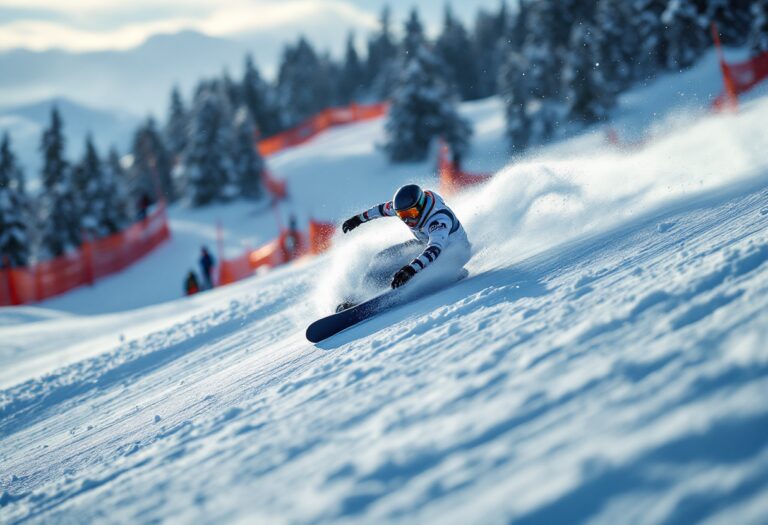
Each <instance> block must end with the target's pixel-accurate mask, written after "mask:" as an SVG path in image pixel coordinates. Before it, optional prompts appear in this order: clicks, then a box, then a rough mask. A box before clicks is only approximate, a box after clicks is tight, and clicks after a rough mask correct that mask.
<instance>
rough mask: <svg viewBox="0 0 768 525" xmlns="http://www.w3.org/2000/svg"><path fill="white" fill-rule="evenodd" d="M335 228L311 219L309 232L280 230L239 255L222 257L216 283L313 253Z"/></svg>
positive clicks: (321, 249) (322, 246)
mask: <svg viewBox="0 0 768 525" xmlns="http://www.w3.org/2000/svg"><path fill="white" fill-rule="evenodd" d="M335 231H336V226H335V225H334V224H333V223H327V222H319V221H314V220H311V221H310V222H309V231H308V232H307V233H303V232H300V231H291V230H287V229H285V230H283V231H281V232H280V235H279V236H278V237H277V239H275V240H273V241H270V242H268V243H267V244H265V245H264V246H261V247H260V248H256V249H255V250H251V251H248V252H246V253H244V254H243V255H240V256H239V257H234V258H231V259H224V258H222V262H221V264H220V265H219V285H223V284H230V283H233V282H235V281H239V280H241V279H245V278H246V277H248V276H250V275H252V274H253V273H254V272H255V271H257V270H258V269H260V268H274V267H276V266H280V265H281V264H285V263H287V262H290V261H293V260H295V259H298V258H299V257H302V256H305V255H317V254H319V253H322V252H324V251H325V250H327V249H328V248H329V247H330V244H331V237H333V234H334V232H335Z"/></svg>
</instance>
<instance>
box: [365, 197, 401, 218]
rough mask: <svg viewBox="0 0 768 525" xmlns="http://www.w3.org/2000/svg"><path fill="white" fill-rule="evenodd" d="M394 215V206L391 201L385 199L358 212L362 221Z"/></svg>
mask: <svg viewBox="0 0 768 525" xmlns="http://www.w3.org/2000/svg"><path fill="white" fill-rule="evenodd" d="M395 215H396V213H395V206H394V205H393V204H392V201H387V202H382V203H381V204H377V205H376V206H374V207H373V208H371V209H369V210H366V211H364V212H363V213H361V214H360V219H362V221H363V222H368V221H372V220H373V219H379V218H381V217H394V216H395Z"/></svg>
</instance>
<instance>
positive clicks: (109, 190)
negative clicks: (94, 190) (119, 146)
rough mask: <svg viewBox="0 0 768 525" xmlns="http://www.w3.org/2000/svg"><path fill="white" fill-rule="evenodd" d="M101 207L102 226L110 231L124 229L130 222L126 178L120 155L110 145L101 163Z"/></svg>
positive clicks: (129, 203) (130, 208)
mask: <svg viewBox="0 0 768 525" xmlns="http://www.w3.org/2000/svg"><path fill="white" fill-rule="evenodd" d="M101 194H102V195H103V198H102V199H101V202H103V208H102V210H101V213H100V217H101V223H102V227H103V228H105V229H106V230H107V231H108V232H110V233H115V232H118V231H121V230H123V229H125V227H126V226H128V224H129V223H130V222H131V210H132V204H133V203H131V202H129V199H128V179H127V174H126V172H125V169H124V168H123V165H122V163H121V161H120V155H119V154H118V153H117V150H116V149H115V148H114V147H112V148H110V149H109V154H108V155H107V160H106V161H105V162H104V164H103V178H102V183H101Z"/></svg>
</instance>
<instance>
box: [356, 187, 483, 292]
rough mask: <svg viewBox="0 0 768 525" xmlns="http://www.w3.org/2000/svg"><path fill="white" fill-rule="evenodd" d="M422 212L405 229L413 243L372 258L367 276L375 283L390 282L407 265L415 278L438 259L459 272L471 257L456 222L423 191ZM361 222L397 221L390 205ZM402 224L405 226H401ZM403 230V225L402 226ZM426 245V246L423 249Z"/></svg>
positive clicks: (435, 197)
mask: <svg viewBox="0 0 768 525" xmlns="http://www.w3.org/2000/svg"><path fill="white" fill-rule="evenodd" d="M424 194H425V196H426V200H425V202H424V210H423V211H422V213H421V216H420V217H419V221H418V222H417V223H416V225H415V226H408V229H410V230H411V233H412V234H413V236H414V237H415V238H416V239H415V240H411V241H407V242H405V243H401V244H397V245H395V246H391V247H389V248H387V249H386V250H383V251H381V252H379V253H378V254H377V255H376V258H375V259H376V260H375V261H373V264H372V268H371V269H369V271H368V275H369V276H370V278H372V279H373V280H376V281H383V280H385V279H391V277H392V274H394V272H396V271H397V270H399V269H400V268H401V267H402V266H404V265H405V264H406V261H407V260H408V259H409V258H411V257H413V260H412V261H411V262H410V263H409V265H410V266H411V268H413V270H414V271H415V272H416V273H417V274H418V273H419V272H421V271H422V270H424V269H425V268H426V267H427V266H429V265H430V264H432V263H434V262H435V261H436V260H437V258H438V257H441V255H442V258H444V259H450V261H446V263H448V262H450V265H451V266H453V267H454V268H455V270H456V271H458V270H460V269H461V268H462V267H463V266H464V265H465V264H466V263H467V262H468V261H469V258H470V256H471V246H470V244H469V240H468V239H467V233H466V232H465V231H464V228H463V227H462V225H461V223H460V222H459V219H457V218H456V215H455V214H454V213H453V211H451V209H450V208H449V207H448V206H447V205H446V204H445V201H443V199H442V197H440V195H438V194H437V193H435V192H433V191H425V192H424ZM359 217H360V219H361V220H362V221H363V222H368V221H371V220H373V219H378V218H381V217H397V214H396V213H395V208H394V205H393V204H392V201H388V202H384V203H381V204H379V205H377V206H374V207H373V208H371V209H369V210H367V211H365V212H363V213H361V214H360V215H359ZM404 224H405V223H404ZM406 226H407V225H406ZM425 245H426V246H425Z"/></svg>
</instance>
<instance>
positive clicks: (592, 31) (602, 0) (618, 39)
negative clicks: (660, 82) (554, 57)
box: [568, 0, 639, 95]
mask: <svg viewBox="0 0 768 525" xmlns="http://www.w3.org/2000/svg"><path fill="white" fill-rule="evenodd" d="M626 8H627V4H626V2H625V0H599V1H598V2H597V7H596V11H595V17H594V19H595V21H594V25H593V24H589V25H587V26H586V31H579V32H578V34H577V35H574V34H573V32H571V40H570V44H569V49H568V51H569V53H568V54H569V57H570V58H571V59H572V60H573V59H576V60H577V61H579V60H580V59H578V58H576V55H579V54H583V53H581V52H580V51H583V50H580V51H577V50H574V49H573V44H574V43H575V42H574V38H576V39H578V40H579V41H580V42H581V44H579V45H583V46H587V47H589V49H590V53H591V55H592V58H593V59H594V60H595V64H599V66H597V67H599V71H600V77H601V79H602V80H601V82H600V83H601V84H602V85H601V89H602V90H603V91H606V90H607V91H610V92H611V93H612V94H613V95H617V94H618V93H621V92H622V91H623V90H625V89H626V88H627V87H629V85H630V84H631V83H632V80H633V71H632V67H633V61H634V56H635V55H636V48H637V46H638V44H639V42H638V41H637V40H636V38H635V33H634V32H633V31H628V30H627V29H628V28H629V16H630V14H629V11H628V10H627V9H626ZM575 27H576V26H574V28H575ZM589 40H594V42H589ZM574 52H575V54H576V55H574Z"/></svg>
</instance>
